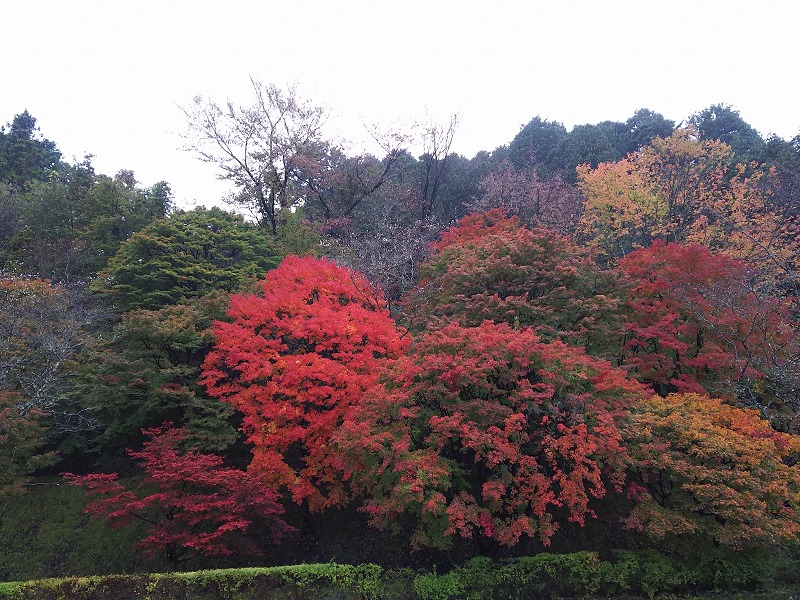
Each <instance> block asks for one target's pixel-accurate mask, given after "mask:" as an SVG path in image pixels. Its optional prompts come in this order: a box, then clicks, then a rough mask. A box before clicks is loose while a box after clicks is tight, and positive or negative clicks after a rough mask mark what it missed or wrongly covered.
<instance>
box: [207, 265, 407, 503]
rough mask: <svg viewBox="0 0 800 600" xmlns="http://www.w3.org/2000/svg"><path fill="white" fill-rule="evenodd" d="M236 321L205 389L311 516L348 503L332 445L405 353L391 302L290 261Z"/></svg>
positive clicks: (240, 305) (219, 346) (222, 340)
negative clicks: (233, 414) (230, 409)
mask: <svg viewBox="0 0 800 600" xmlns="http://www.w3.org/2000/svg"><path fill="white" fill-rule="evenodd" d="M228 316H229V317H230V319H231V322H217V323H215V325H214V334H215V336H216V340H217V342H216V346H215V348H214V349H213V350H212V352H211V353H210V354H209V355H208V357H207V359H206V361H205V363H204V365H203V367H204V370H203V373H202V376H201V382H202V383H204V384H205V386H206V388H207V390H208V393H209V394H211V395H212V396H214V397H218V398H221V399H223V400H225V401H227V402H230V403H232V404H233V405H234V406H235V407H236V408H237V409H238V410H239V411H241V412H242V413H243V415H244V421H243V429H244V432H245V434H246V435H247V439H248V441H249V442H250V443H251V444H253V461H252V463H251V465H250V470H251V471H252V472H255V473H258V474H260V475H261V476H262V477H264V478H265V481H268V482H269V483H270V484H272V485H275V486H284V487H286V488H288V490H289V491H290V492H291V494H292V498H293V499H294V501H295V502H297V503H302V502H308V506H309V508H310V509H311V510H320V509H322V508H325V507H327V506H333V505H338V504H341V503H343V502H344V501H345V500H346V499H347V493H346V490H345V489H344V486H343V485H342V482H341V479H340V477H339V473H340V472H341V465H340V461H339V458H338V456H337V453H336V450H335V448H334V447H333V446H332V445H331V444H330V440H331V437H332V436H333V433H334V432H335V431H336V429H337V428H338V427H339V426H340V425H341V423H342V421H343V420H344V418H345V415H346V414H347V412H348V411H349V410H350V408H351V407H352V406H353V405H355V404H357V403H358V402H359V400H360V399H361V396H362V394H363V392H364V390H365V389H367V388H368V387H370V386H371V385H373V384H374V383H375V382H376V381H377V377H378V368H377V367H378V364H379V363H380V362H381V361H382V360H384V359H386V358H390V357H396V356H399V355H401V354H402V353H403V352H404V350H405V346H406V342H405V341H404V340H403V339H401V338H402V336H401V333H400V332H399V331H398V329H397V328H396V327H395V324H394V321H393V320H392V318H391V317H390V315H389V311H388V309H387V307H386V303H385V301H384V299H383V297H382V295H381V294H380V292H379V291H378V290H376V289H375V288H373V287H372V286H371V285H370V284H369V283H368V282H367V280H366V279H365V278H364V277H363V276H361V275H360V274H358V273H355V272H353V271H350V270H348V269H345V268H342V267H339V266H337V265H335V264H333V263H332V262H329V261H325V260H318V259H313V258H299V257H294V256H290V257H287V258H286V259H285V260H284V261H283V263H282V264H281V265H280V266H279V267H278V268H277V269H274V270H273V271H270V272H269V273H268V274H267V276H266V277H265V279H264V280H263V281H262V282H260V295H246V296H242V295H235V296H233V297H232V298H231V302H230V308H229V310H228Z"/></svg>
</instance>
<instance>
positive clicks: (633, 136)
mask: <svg viewBox="0 0 800 600" xmlns="http://www.w3.org/2000/svg"><path fill="white" fill-rule="evenodd" d="M625 125H626V128H627V131H626V133H625V136H624V146H623V147H622V148H621V151H622V154H623V155H627V154H629V153H631V152H634V151H636V150H638V149H639V148H642V147H643V146H649V145H650V142H652V141H653V139H654V138H665V137H669V136H670V135H671V134H672V132H673V131H674V130H675V121H671V120H669V119H665V118H664V116H663V115H662V114H660V113H657V112H653V111H652V110H649V109H647V108H640V109H639V110H637V111H636V112H634V113H633V116H632V117H631V118H630V119H628V120H627V121H625Z"/></svg>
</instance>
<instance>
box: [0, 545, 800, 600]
mask: <svg viewBox="0 0 800 600" xmlns="http://www.w3.org/2000/svg"><path fill="white" fill-rule="evenodd" d="M775 564H776V563H775V562H774V561H772V560H771V559H770V558H769V557H768V556H766V555H749V556H744V555H742V556H737V555H728V556H722V555H720V556H716V557H713V556H706V557H704V558H695V559H694V560H691V561H684V562H680V561H677V560H675V559H673V558H670V557H668V556H665V555H663V554H660V553H658V552H655V551H644V552H631V551H625V552H618V553H616V555H615V559H614V560H613V561H602V560H600V558H599V557H598V555H597V553H594V552H576V553H573V554H538V555H535V556H529V557H522V558H517V559H513V560H503V561H493V560H491V559H489V558H484V557H481V558H475V559H473V560H471V561H469V562H468V563H466V564H465V565H463V566H462V567H459V568H456V569H453V570H452V571H450V572H448V573H443V574H437V573H436V572H434V573H422V574H418V573H414V572H412V571H410V570H384V569H383V568H382V567H380V566H378V565H372V564H366V565H360V566H350V565H340V564H335V563H330V564H315V565H296V566H289V567H269V568H244V569H225V570H211V571H196V572H192V573H168V574H150V575H113V576H94V577H71V578H64V579H41V580H37V581H29V582H24V583H8V584H0V598H4V599H9V600H179V599H180V600H183V599H186V600H205V599H209V600H210V599H214V600H250V599H252V600H326V599H330V600H350V599H353V600H384V599H385V600H528V599H532V598H537V599H538V598H564V597H587V596H596V595H600V596H608V595H619V594H627V595H647V596H649V597H650V598H653V597H654V596H656V595H658V594H662V593H681V594H686V593H695V592H699V591H702V590H722V589H729V590H730V589H732V590H738V591H743V590H756V589H763V588H765V587H768V586H769V585H770V584H771V583H772V581H773V577H774V575H775ZM795 566H796V565H794V564H792V565H790V566H789V569H788V570H791V569H792V568H794V567H795Z"/></svg>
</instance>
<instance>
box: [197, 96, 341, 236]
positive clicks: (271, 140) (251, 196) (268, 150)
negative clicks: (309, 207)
mask: <svg viewBox="0 0 800 600" xmlns="http://www.w3.org/2000/svg"><path fill="white" fill-rule="evenodd" d="M252 84H253V91H254V94H255V99H254V101H253V103H252V104H251V105H250V106H249V107H242V106H238V105H236V104H234V103H233V102H231V101H228V102H227V103H226V104H225V106H219V105H218V104H216V103H215V102H212V101H209V100H204V99H203V98H201V97H197V98H195V99H194V102H193V103H192V105H191V106H190V107H189V108H185V109H183V110H184V114H185V115H186V118H187V121H188V134H187V136H186V139H187V146H186V148H187V149H188V150H191V151H193V152H196V153H197V155H198V156H199V158H200V159H201V160H203V161H205V162H209V163H212V164H215V165H217V167H218V168H219V170H220V173H219V178H220V179H224V180H229V181H231V182H233V184H234V185H235V186H236V188H237V191H236V193H235V194H234V196H233V201H234V202H235V203H236V204H239V205H241V206H244V207H246V208H248V209H250V210H252V211H253V213H254V215H255V216H256V218H257V219H258V220H259V222H260V224H262V225H264V226H269V227H270V228H271V230H272V232H273V233H275V232H276V231H277V228H278V224H279V223H280V220H281V211H285V210H289V209H291V208H292V207H294V206H297V205H298V204H302V202H303V197H302V192H303V190H304V189H306V188H307V186H306V185H305V183H306V182H305V181H303V180H302V178H303V177H304V174H305V173H306V172H308V171H309V170H310V164H312V163H314V162H316V161H318V160H319V157H320V156H323V155H324V154H325V152H326V149H327V148H326V146H327V145H326V143H325V141H324V140H323V138H322V131H321V130H322V127H323V125H324V123H325V122H326V120H327V116H328V115H327V112H326V111H325V110H324V109H323V108H321V107H318V106H315V105H313V104H312V103H311V102H309V101H306V100H303V99H301V98H300V97H298V95H297V92H296V89H295V87H293V86H290V87H287V88H286V89H281V88H279V87H277V86H275V85H273V84H269V85H266V84H263V83H260V82H257V81H252Z"/></svg>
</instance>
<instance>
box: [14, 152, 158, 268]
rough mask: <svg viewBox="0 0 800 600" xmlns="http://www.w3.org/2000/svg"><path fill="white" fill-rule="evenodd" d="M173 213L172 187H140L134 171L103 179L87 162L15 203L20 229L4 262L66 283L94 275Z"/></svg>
mask: <svg viewBox="0 0 800 600" xmlns="http://www.w3.org/2000/svg"><path fill="white" fill-rule="evenodd" d="M171 209H172V199H171V192H170V190H169V185H168V184H166V183H165V182H159V183H157V184H156V185H155V186H153V187H152V188H145V189H142V188H139V187H137V181H136V179H135V178H134V175H133V173H132V172H131V171H120V172H119V173H117V175H115V176H114V177H113V178H112V177H108V176H106V175H98V174H96V173H95V172H94V169H93V167H92V165H91V157H86V159H84V161H83V162H81V163H79V164H77V165H69V166H66V167H64V168H63V169H62V170H61V171H59V172H58V173H57V174H54V175H53V176H52V177H51V178H50V179H48V180H47V181H43V182H42V181H36V182H33V183H31V184H30V185H29V186H28V189H27V191H26V192H25V193H24V194H21V195H18V196H17V197H16V198H15V205H14V210H15V215H16V226H15V228H14V231H13V234H12V235H11V238H10V239H9V241H8V243H7V245H6V248H5V252H3V250H2V248H0V259H2V258H5V261H4V262H5V263H6V265H7V267H6V268H8V269H9V270H12V271H16V272H24V273H36V274H38V275H39V276H46V277H48V278H50V279H52V280H54V281H57V282H60V283H74V282H77V281H82V280H85V279H87V278H89V277H92V276H94V275H95V274H96V273H97V272H98V271H99V270H101V269H103V268H104V267H105V266H106V263H107V262H108V259H109V258H110V257H111V256H113V255H114V254H115V253H116V252H117V250H118V249H119V245H120V244H121V243H122V242H123V241H125V240H127V239H128V238H129V237H130V236H131V234H133V233H134V232H135V231H138V230H140V229H142V228H143V227H144V226H145V225H147V224H148V223H149V222H150V221H152V220H153V219H154V218H157V217H162V218H163V217H165V216H166V215H167V214H168V212H169V211H170V210H171Z"/></svg>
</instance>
